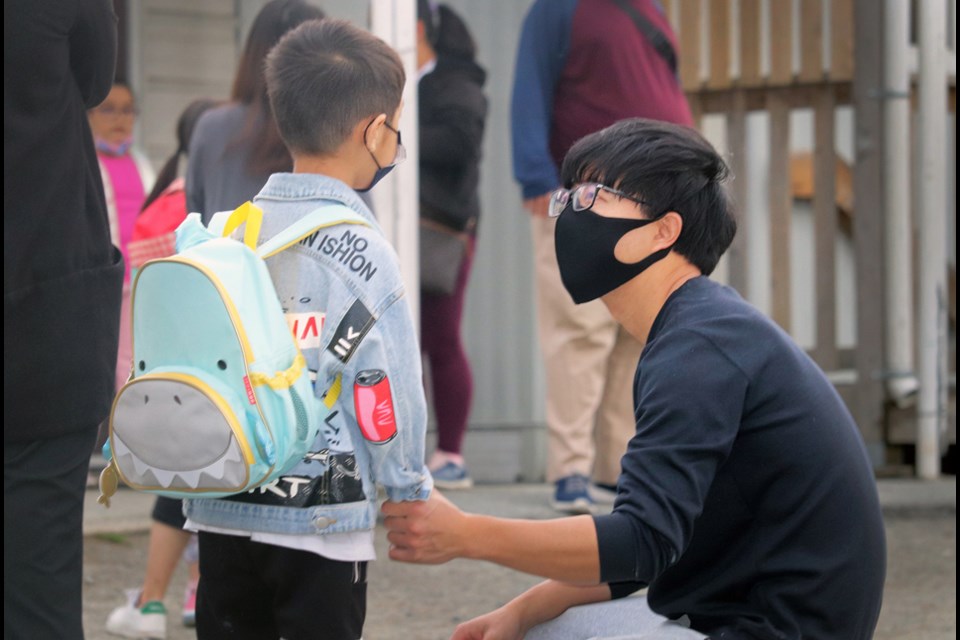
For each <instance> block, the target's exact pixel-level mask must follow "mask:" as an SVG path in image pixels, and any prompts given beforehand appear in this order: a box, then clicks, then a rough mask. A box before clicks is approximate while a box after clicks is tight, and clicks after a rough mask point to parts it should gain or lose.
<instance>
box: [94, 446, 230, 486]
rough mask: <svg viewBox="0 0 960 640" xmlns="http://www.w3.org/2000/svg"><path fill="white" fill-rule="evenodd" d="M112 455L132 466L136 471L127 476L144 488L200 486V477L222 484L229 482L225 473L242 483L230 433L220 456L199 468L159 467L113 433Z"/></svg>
mask: <svg viewBox="0 0 960 640" xmlns="http://www.w3.org/2000/svg"><path fill="white" fill-rule="evenodd" d="M113 454H114V457H115V458H116V459H117V463H118V465H120V466H121V467H123V468H125V469H127V470H128V471H129V470H131V468H132V470H133V471H134V473H135V474H136V477H134V478H130V480H131V481H133V482H134V484H140V485H142V486H144V487H154V486H156V487H160V488H163V489H171V488H173V489H196V488H197V487H199V486H201V484H202V483H201V478H202V477H203V476H207V477H208V478H210V479H211V480H213V481H214V482H213V483H212V484H214V485H224V486H225V485H227V484H229V482H224V481H226V480H227V476H233V477H232V478H231V480H232V481H234V482H242V479H238V478H236V475H237V474H236V470H237V468H238V467H239V466H241V465H242V463H243V453H242V452H241V450H240V446H239V445H238V444H237V441H236V439H235V438H234V437H233V436H231V437H230V442H229V444H228V446H227V449H226V451H225V452H224V453H223V455H222V456H220V457H219V458H218V459H216V460H214V461H213V462H211V463H210V464H208V465H207V466H205V467H203V468H202V469H190V470H184V469H179V470H170V469H159V468H157V467H156V466H154V465H151V464H149V463H146V462H144V461H143V460H141V459H140V458H139V457H137V455H136V454H134V453H133V452H132V451H131V450H130V448H129V447H127V445H126V444H124V442H123V441H122V440H121V439H120V438H119V437H117V436H116V434H114V439H113ZM217 481H219V482H217ZM207 484H211V483H207ZM227 488H229V487H227Z"/></svg>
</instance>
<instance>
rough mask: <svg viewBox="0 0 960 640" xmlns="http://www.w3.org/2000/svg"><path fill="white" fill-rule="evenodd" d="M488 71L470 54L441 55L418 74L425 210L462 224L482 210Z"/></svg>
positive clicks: (440, 219)
mask: <svg viewBox="0 0 960 640" xmlns="http://www.w3.org/2000/svg"><path fill="white" fill-rule="evenodd" d="M486 77H487V74H486V72H485V71H484V70H483V69H482V68H480V66H479V65H477V63H476V62H474V61H473V60H470V59H468V58H461V57H454V56H445V55H439V56H437V66H436V68H435V69H434V70H433V71H431V72H430V73H428V74H427V75H426V76H424V77H423V79H422V80H420V86H419V92H420V101H419V108H420V210H421V215H422V216H424V217H427V218H431V219H433V220H436V221H438V222H442V223H444V224H446V225H448V226H450V227H453V228H455V229H459V230H463V229H466V228H468V227H471V226H472V225H473V224H475V221H476V218H477V217H478V216H479V215H480V198H479V196H478V194H477V187H478V186H479V183H480V144H481V142H482V140H483V127H484V122H485V121H486V118H487V99H486V97H485V96H484V95H483V83H484V82H485V81H486Z"/></svg>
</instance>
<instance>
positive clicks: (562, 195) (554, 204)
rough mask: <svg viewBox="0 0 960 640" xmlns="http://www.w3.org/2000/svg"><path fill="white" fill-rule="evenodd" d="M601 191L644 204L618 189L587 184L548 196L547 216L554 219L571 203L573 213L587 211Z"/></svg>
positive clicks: (595, 183) (592, 183)
mask: <svg viewBox="0 0 960 640" xmlns="http://www.w3.org/2000/svg"><path fill="white" fill-rule="evenodd" d="M601 191H606V192H607V193H609V194H612V195H614V196H616V197H617V198H626V199H627V200H630V201H631V202H636V203H637V204H646V202H645V201H643V200H641V199H639V198H634V197H633V196H631V195H629V194H626V193H624V192H623V191H620V190H619V189H614V188H613V187H608V186H606V185H603V184H600V183H599V182H587V183H585V184H582V185H580V186H579V187H576V188H575V189H557V190H556V191H554V192H553V193H552V194H550V206H549V207H548V208H547V215H549V216H550V217H551V218H556V217H557V216H559V215H560V214H561V213H562V212H563V210H564V209H566V208H567V205H568V204H570V202H571V201H572V202H573V210H574V211H583V210H585V209H589V208H590V207H592V206H593V204H594V203H595V202H596V201H597V194H599V193H600V192H601Z"/></svg>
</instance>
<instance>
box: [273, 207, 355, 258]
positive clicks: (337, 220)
mask: <svg viewBox="0 0 960 640" xmlns="http://www.w3.org/2000/svg"><path fill="white" fill-rule="evenodd" d="M338 224H359V225H364V226H370V223H369V222H367V220H366V219H365V218H364V217H363V216H361V215H360V214H359V213H357V212H356V211H354V210H353V209H351V208H350V207H348V206H346V205H343V204H331V205H326V206H323V207H320V208H319V209H314V210H313V211H311V212H310V213H308V214H307V215H305V216H303V217H302V218H300V219H299V220H297V221H296V222H294V223H293V224H291V225H290V226H289V227H287V228H286V229H284V230H283V231H281V232H279V233H278V234H276V235H275V236H273V237H272V238H270V239H269V240H267V241H266V242H264V243H263V244H262V245H260V246H259V247H257V255H258V256H260V257H261V258H263V259H267V258H269V257H270V256H273V255H276V254H278V253H280V252H281V251H283V250H284V249H286V248H288V247H290V246H291V245H294V244H296V243H297V242H299V241H300V240H302V239H303V238H304V237H305V236H308V235H310V234H311V233H313V232H314V231H316V230H317V229H322V228H324V227H332V226H334V225H338Z"/></svg>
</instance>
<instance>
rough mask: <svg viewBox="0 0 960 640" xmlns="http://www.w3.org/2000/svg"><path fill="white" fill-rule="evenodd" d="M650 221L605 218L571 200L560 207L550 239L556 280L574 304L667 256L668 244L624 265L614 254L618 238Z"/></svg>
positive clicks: (612, 288) (596, 294)
mask: <svg viewBox="0 0 960 640" xmlns="http://www.w3.org/2000/svg"><path fill="white" fill-rule="evenodd" d="M651 222H654V220H634V219H626V218H607V217H605V216H601V215H599V214H597V213H594V212H593V211H591V210H590V209H583V210H581V211H575V210H574V209H573V203H572V202H571V203H569V204H568V205H567V206H566V207H565V208H564V209H563V212H562V213H561V214H560V216H559V217H558V218H557V226H556V229H555V231H554V239H555V242H556V247H557V262H558V263H559V265H560V279H561V280H562V281H563V286H564V287H565V288H566V290H567V292H569V293H570V297H572V298H573V301H574V302H575V303H577V304H582V303H584V302H589V301H590V300H596V299H597V298H599V297H601V296H604V295H606V294H608V293H610V292H611V291H613V290H614V289H616V288H617V287H619V286H620V285H622V284H624V283H626V282H628V281H630V280H632V279H633V278H634V277H636V276H637V275H639V274H641V273H643V271H645V270H646V269H647V268H648V267H649V266H650V265H652V264H654V263H655V262H658V261H660V260H662V259H663V258H665V257H667V254H668V253H670V249H671V248H672V247H667V248H665V249H661V250H660V251H657V252H655V253H652V254H650V255H649V256H647V257H646V258H644V259H643V260H640V261H639V262H635V263H633V264H624V263H623V262H620V261H619V260H617V258H616V256H614V249H615V248H616V246H617V243H618V242H619V241H620V238H622V237H623V236H624V235H626V234H627V233H629V232H630V231H633V230H634V229H639V228H640V227H644V226H646V225H648V224H650V223H651Z"/></svg>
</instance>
